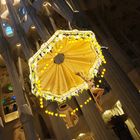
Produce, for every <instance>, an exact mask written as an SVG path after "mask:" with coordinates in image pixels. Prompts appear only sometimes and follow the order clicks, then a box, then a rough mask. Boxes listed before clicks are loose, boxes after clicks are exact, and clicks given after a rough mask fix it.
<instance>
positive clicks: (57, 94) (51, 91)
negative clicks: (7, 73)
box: [29, 30, 105, 102]
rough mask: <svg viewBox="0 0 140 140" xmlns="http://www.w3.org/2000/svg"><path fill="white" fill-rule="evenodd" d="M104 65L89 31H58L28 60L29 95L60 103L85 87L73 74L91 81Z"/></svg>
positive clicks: (83, 82) (99, 50)
mask: <svg viewBox="0 0 140 140" xmlns="http://www.w3.org/2000/svg"><path fill="white" fill-rule="evenodd" d="M103 61H105V60H104V57H103V55H102V52H101V47H100V46H99V44H98V42H97V41H96V38H95V35H94V33H93V32H91V31H78V30H72V31H67V30H58V31H56V32H55V34H54V35H53V36H52V37H51V38H50V39H49V40H48V41H47V42H45V43H44V44H42V46H41V48H40V49H39V50H38V52H37V53H36V54H35V55H34V56H33V57H31V58H30V59H29V67H30V79H31V87H32V93H33V94H34V95H35V96H40V97H43V98H45V99H46V100H51V99H52V100H56V101H58V102H61V101H63V100H65V99H66V98H67V97H70V96H73V95H77V94H78V92H79V91H80V90H82V89H85V88H87V84H86V82H85V81H83V79H82V78H80V77H79V76H77V75H76V73H79V72H82V73H84V75H85V76H86V77H87V78H92V77H94V76H95V75H96V74H97V72H98V69H99V66H100V65H101V64H102V62H103Z"/></svg>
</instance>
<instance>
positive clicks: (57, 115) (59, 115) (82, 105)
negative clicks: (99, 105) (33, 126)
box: [45, 97, 92, 118]
mask: <svg viewBox="0 0 140 140" xmlns="http://www.w3.org/2000/svg"><path fill="white" fill-rule="evenodd" d="M91 100H92V98H91V97H89V98H88V99H87V100H86V101H85V102H84V104H80V108H83V107H84V106H85V105H87V104H88V103H89V102H90V101H91ZM78 111H79V108H78V107H76V108H75V109H73V111H72V112H71V113H70V114H71V115H74V114H75V113H76V112H78ZM45 113H46V114H47V115H50V116H55V117H61V118H65V117H66V114H62V113H56V112H53V111H49V110H47V109H46V110H45Z"/></svg>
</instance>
